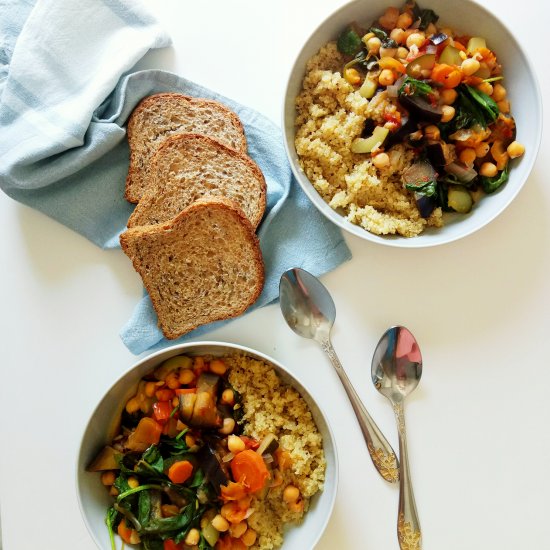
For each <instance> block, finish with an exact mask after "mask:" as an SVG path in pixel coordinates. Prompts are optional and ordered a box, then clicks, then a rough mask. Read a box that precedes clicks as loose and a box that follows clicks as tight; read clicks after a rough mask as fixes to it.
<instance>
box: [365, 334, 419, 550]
mask: <svg viewBox="0 0 550 550" xmlns="http://www.w3.org/2000/svg"><path fill="white" fill-rule="evenodd" d="M371 374H372V381H373V383H374V385H375V387H376V389H377V390H378V391H379V392H380V393H381V394H382V395H385V396H386V397H387V398H388V399H389V400H390V402H391V404H392V407H393V410H394V412H395V418H396V420H397V429H398V433H399V461H400V469H399V511H398V516H397V537H398V539H399V547H400V548H401V549H402V550H405V549H406V550H420V549H421V547H422V533H421V531H420V522H419V521H418V514H417V512H416V504H415V501H414V495H413V490H412V485H411V476H410V472H409V456H408V451H407V437H406V432H405V415H404V409H403V403H404V401H405V397H407V395H409V394H410V393H411V392H412V391H413V390H414V389H415V388H416V386H418V382H419V381H420V377H421V376H422V356H421V354H420V349H419V347H418V344H417V342H416V340H415V338H414V336H413V335H412V334H411V332H410V331H409V330H408V329H406V328H405V327H400V326H396V327H391V328H389V329H388V330H387V331H386V332H385V333H384V335H383V336H382V338H381V339H380V341H379V342H378V345H377V346H376V350H375V351H374V357H373V358H372V365H371Z"/></svg>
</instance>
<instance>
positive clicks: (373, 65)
mask: <svg viewBox="0 0 550 550" xmlns="http://www.w3.org/2000/svg"><path fill="white" fill-rule="evenodd" d="M354 65H359V67H361V68H362V69H363V70H365V71H372V70H373V69H378V58H377V57H376V56H375V55H370V56H369V55H368V54H367V52H366V51H365V50H361V51H360V52H359V53H358V54H357V55H356V56H355V57H354V58H353V59H352V60H351V61H350V62H349V63H347V64H346V67H353V66H354ZM226 386H227V387H231V385H230V384H226ZM232 389H233V388H232ZM233 391H235V390H233Z"/></svg>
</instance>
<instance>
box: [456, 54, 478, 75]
mask: <svg viewBox="0 0 550 550" xmlns="http://www.w3.org/2000/svg"><path fill="white" fill-rule="evenodd" d="M479 67H480V64H479V61H478V60H477V59H474V58H473V57H469V58H467V59H465V60H464V61H463V62H462V64H461V65H460V68H461V69H462V72H463V73H464V74H465V75H466V76H470V75H473V74H474V73H477V71H479Z"/></svg>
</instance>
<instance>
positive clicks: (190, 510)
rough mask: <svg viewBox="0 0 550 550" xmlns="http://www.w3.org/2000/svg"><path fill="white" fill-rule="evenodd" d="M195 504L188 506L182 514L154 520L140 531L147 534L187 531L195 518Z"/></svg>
mask: <svg viewBox="0 0 550 550" xmlns="http://www.w3.org/2000/svg"><path fill="white" fill-rule="evenodd" d="M194 512H195V504H194V503H191V504H188V505H187V506H186V507H185V508H184V509H183V512H182V513H181V514H178V515H177V516H171V517H166V518H163V517H159V518H154V519H152V520H151V521H150V522H149V523H148V524H147V525H143V526H142V529H141V531H140V534H141V533H147V534H150V535H151V534H159V533H167V532H170V531H181V530H182V529H186V528H187V527H188V526H189V524H190V523H191V521H192V520H193V518H194Z"/></svg>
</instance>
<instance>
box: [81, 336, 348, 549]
mask: <svg viewBox="0 0 550 550" xmlns="http://www.w3.org/2000/svg"><path fill="white" fill-rule="evenodd" d="M199 347H209V348H225V350H226V351H227V349H228V348H229V349H231V350H234V351H235V352H242V353H244V354H245V355H249V356H252V357H255V358H259V359H261V360H263V361H265V362H266V363H267V364H268V365H273V366H275V367H276V368H275V371H277V370H280V371H282V372H283V373H284V375H285V376H288V377H289V379H290V381H291V382H292V385H293V386H294V383H296V384H297V386H298V387H297V388H295V389H296V390H297V391H298V392H299V393H300V395H301V396H302V397H303V398H304V399H305V400H306V402H307V401H309V400H311V401H312V402H313V403H314V404H315V407H316V410H317V414H318V416H319V417H320V418H321V419H322V421H323V422H324V424H325V426H326V432H327V433H328V436H329V440H330V448H331V451H332V455H333V461H332V462H333V465H332V469H333V478H332V479H331V484H330V492H328V491H327V493H328V501H327V504H326V506H327V513H326V515H325V518H324V519H323V522H322V524H321V525H320V526H319V528H318V529H317V533H316V535H315V536H314V539H313V541H312V547H315V545H316V544H317V543H318V542H319V540H320V538H321V537H322V536H323V533H324V532H325V530H326V528H327V525H328V523H329V521H330V519H331V517H332V515H333V512H334V506H335V503H336V496H337V493H338V485H339V471H340V468H339V459H338V449H337V446H336V438H335V436H334V431H333V429H332V426H331V424H330V422H329V419H328V417H327V415H326V413H325V412H324V410H323V408H322V407H321V406H320V405H319V400H318V399H316V398H315V397H314V396H313V395H312V393H311V392H310V391H309V389H308V388H307V386H306V385H305V384H304V383H303V382H302V380H301V379H300V378H299V377H298V376H296V375H295V374H294V373H293V372H292V371H290V370H289V369H288V368H287V367H285V366H284V365H283V364H282V363H281V362H280V361H278V360H277V359H274V358H273V357H271V356H269V355H267V354H265V353H263V352H260V351H258V350H255V349H253V348H250V347H247V346H242V345H240V344H235V343H231V342H223V341H214V340H199V341H196V342H184V343H181V344H175V345H172V346H168V347H166V348H163V349H160V350H157V351H154V352H153V353H150V354H148V355H144V356H143V357H141V358H139V359H138V360H136V361H134V363H132V364H131V365H130V366H129V367H128V368H127V369H126V370H124V371H123V372H122V373H121V374H119V375H118V376H117V378H116V379H115V380H114V381H113V382H112V383H111V384H110V385H109V387H108V388H107V389H106V390H105V391H104V392H103V394H102V397H101V398H100V400H99V401H98V402H97V403H96V405H95V406H94V408H93V410H92V412H91V413H90V414H89V415H88V418H87V421H86V424H85V426H84V430H83V431H82V435H81V437H80V438H79V444H78V452H77V453H76V461H75V462H76V464H75V469H74V482H75V490H76V498H77V502H78V508H79V510H80V515H81V517H82V520H83V521H84V524H85V526H86V529H87V530H88V534H89V535H90V536H91V538H92V540H93V541H94V543H95V545H96V546H97V547H98V548H100V549H101V545H100V543H99V540H98V539H97V538H96V536H95V533H94V530H93V528H92V525H91V523H90V521H89V519H88V515H87V514H86V512H85V510H84V504H83V502H82V499H81V495H80V476H81V468H80V465H81V463H82V461H83V457H82V455H83V447H84V439H85V436H86V435H87V433H88V430H89V428H90V424H91V423H92V419H93V418H94V417H95V415H96V413H97V411H98V409H99V408H100V406H101V405H102V404H103V402H104V400H105V399H106V398H107V395H108V394H109V393H110V392H111V390H112V389H113V388H114V387H115V386H116V385H117V384H119V383H120V382H121V381H122V380H123V379H124V378H126V377H127V376H128V375H130V374H131V373H132V372H133V371H134V370H136V369H138V368H139V367H140V366H142V365H143V364H144V363H154V361H155V359H156V358H158V357H159V356H164V355H168V357H167V358H169V357H173V356H174V355H178V354H179V353H184V352H185V351H186V350H193V348H199ZM172 352H175V353H173V354H172ZM170 354H172V355H170ZM286 383H288V382H286ZM302 392H304V393H305V394H306V395H305V396H304V395H303V394H302ZM308 407H310V404H309V403H308ZM324 445H325V443H324V442H323V448H324ZM325 482H326V480H325ZM325 488H326V485H325V486H324V488H323V491H322V492H323V494H327V493H325ZM297 527H298V528H299V527H300V525H298V526H297ZM282 548H284V542H283V547H282Z"/></svg>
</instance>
